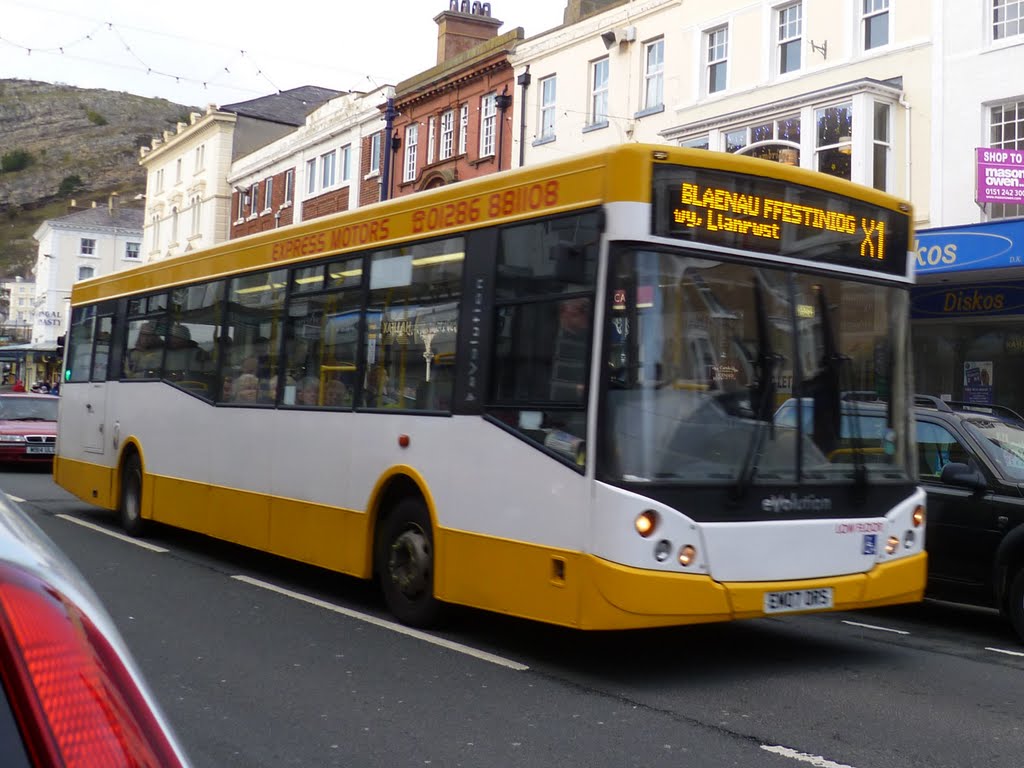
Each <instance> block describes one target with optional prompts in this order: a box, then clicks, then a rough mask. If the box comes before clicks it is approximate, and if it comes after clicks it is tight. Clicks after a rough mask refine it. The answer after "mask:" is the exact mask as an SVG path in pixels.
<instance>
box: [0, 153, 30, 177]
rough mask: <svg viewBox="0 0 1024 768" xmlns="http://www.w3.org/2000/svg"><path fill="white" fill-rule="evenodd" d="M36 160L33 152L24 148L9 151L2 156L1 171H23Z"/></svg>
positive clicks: (0, 158) (0, 161) (0, 159)
mask: <svg viewBox="0 0 1024 768" xmlns="http://www.w3.org/2000/svg"><path fill="white" fill-rule="evenodd" d="M34 161H35V158H34V157H32V153H31V152H28V151H26V150H24V149H15V150H12V151H11V152H7V153H6V154H4V156H3V157H0V171H3V172H4V173H14V172H15V171H23V170H25V169H26V168H28V167H29V166H30V165H32V163H33V162H34Z"/></svg>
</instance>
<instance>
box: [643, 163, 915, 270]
mask: <svg viewBox="0 0 1024 768" xmlns="http://www.w3.org/2000/svg"><path fill="white" fill-rule="evenodd" d="M652 231H653V233H654V234H655V235H661V236H663V237H674V238H680V239H684V240H693V241H694V242H701V243H708V244H711V245H721V246H725V247H728V248H738V249H742V250H747V251H757V252H759V253H771V254H777V255H780V256H788V257H791V258H798V259H804V260H807V261H815V262H827V263H830V264H840V265H843V266H848V267H856V268H858V269H868V270H874V271H878V272H885V273H887V274H893V275H902V274H905V273H906V269H907V248H908V245H909V239H910V218H909V216H908V215H906V214H902V213H899V212H897V211H893V210H890V209H888V208H882V207H879V206H874V205H870V204H868V203H865V202H863V201H860V200H856V199H853V198H849V197H844V196H842V195H836V194H832V193H830V192H825V191H823V190H820V189H814V188H812V187H806V186H802V185H796V184H791V183H787V182H783V181H780V180H778V179H771V178H765V177H761V176H748V175H745V174H738V173H725V172H722V171H711V170H706V169H704V168H694V167H683V166H675V165H657V166H655V168H654V222H653V226H652Z"/></svg>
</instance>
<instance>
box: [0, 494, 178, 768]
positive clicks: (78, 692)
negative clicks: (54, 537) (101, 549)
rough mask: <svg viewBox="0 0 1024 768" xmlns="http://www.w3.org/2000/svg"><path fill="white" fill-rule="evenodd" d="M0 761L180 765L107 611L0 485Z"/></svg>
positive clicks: (68, 766)
mask: <svg viewBox="0 0 1024 768" xmlns="http://www.w3.org/2000/svg"><path fill="white" fill-rule="evenodd" d="M0 755H2V760H0V764H2V765H3V766H4V768H92V766H96V768H100V767H101V766H102V767H105V766H111V767H113V766H134V767H136V768H187V767H188V765H189V763H188V761H187V758H186V757H185V755H184V752H183V750H182V749H181V747H180V746H179V744H178V742H177V740H176V739H175V737H174V735H173V733H172V732H171V729H170V726H169V724H168V722H167V720H166V719H165V718H164V716H163V714H162V713H161V712H160V710H159V707H158V706H157V704H156V701H155V699H154V698H153V696H152V694H151V693H150V691H149V689H148V687H147V686H146V683H145V682H144V681H143V678H142V675H141V673H140V672H139V670H138V668H137V667H136V665H135V662H134V661H133V660H132V658H131V656H130V654H129V652H128V648H127V646H126V645H125V644H124V641H123V640H122V639H121V637H120V635H119V634H118V632H117V629H116V627H115V626H114V623H113V621H112V620H111V618H110V616H109V615H108V614H107V612H106V611H105V610H104V609H103V607H102V606H101V605H100V603H99V600H98V598H97V597H96V595H95V594H94V593H93V591H92V590H91V589H90V587H89V586H88V584H86V582H85V580H84V579H83V577H82V576H81V574H79V572H78V571H77V570H76V569H75V567H74V566H73V565H72V564H71V563H70V561H68V560H67V558H66V557H65V556H64V555H63V554H62V553H61V552H60V551H59V550H58V549H57V548H56V546H55V545H54V544H53V542H51V541H50V539H49V538H48V537H47V536H46V535H45V534H44V533H43V532H42V531H41V530H40V529H39V528H38V527H37V526H36V525H35V523H33V522H32V521H31V520H30V519H29V518H28V516H27V515H26V514H25V513H24V512H22V510H21V509H20V508H19V507H17V506H16V505H15V504H14V503H13V502H12V501H11V500H10V499H9V498H8V497H7V495H6V494H5V493H3V492H2V491H0Z"/></svg>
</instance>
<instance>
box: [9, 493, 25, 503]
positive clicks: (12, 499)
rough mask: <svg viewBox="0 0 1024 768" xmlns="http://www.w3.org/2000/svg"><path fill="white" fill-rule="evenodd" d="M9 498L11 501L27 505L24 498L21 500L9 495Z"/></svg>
mask: <svg viewBox="0 0 1024 768" xmlns="http://www.w3.org/2000/svg"><path fill="white" fill-rule="evenodd" d="M7 498H9V499H10V500H11V501H16V502H18V503H19V504H24V503H25V500H24V499H22V498H19V497H18V496H11V495H10V494H7Z"/></svg>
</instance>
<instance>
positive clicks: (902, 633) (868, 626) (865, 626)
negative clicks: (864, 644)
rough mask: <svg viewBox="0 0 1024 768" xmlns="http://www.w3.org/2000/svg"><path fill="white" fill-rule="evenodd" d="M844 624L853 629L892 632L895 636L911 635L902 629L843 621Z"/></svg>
mask: <svg viewBox="0 0 1024 768" xmlns="http://www.w3.org/2000/svg"><path fill="white" fill-rule="evenodd" d="M843 624H849V625H850V626H851V627H863V628H864V629H877V630H878V631H879V632H892V633H893V634H894V635H909V634H910V633H909V632H905V631H904V630H902V629H889V627H878V626H875V625H874V624H861V623H860V622H859V621H846V620H845V619H843Z"/></svg>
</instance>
